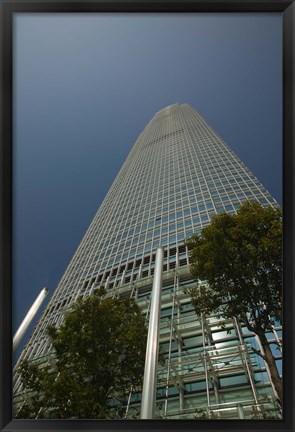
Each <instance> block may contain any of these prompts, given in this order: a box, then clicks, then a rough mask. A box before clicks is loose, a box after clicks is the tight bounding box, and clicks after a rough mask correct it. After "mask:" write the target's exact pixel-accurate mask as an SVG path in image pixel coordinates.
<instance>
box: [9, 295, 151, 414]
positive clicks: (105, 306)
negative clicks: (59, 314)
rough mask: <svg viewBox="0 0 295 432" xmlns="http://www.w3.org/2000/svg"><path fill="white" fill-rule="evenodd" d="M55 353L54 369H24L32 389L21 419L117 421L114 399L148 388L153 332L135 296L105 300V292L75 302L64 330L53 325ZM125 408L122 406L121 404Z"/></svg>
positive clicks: (50, 331)
mask: <svg viewBox="0 0 295 432" xmlns="http://www.w3.org/2000/svg"><path fill="white" fill-rule="evenodd" d="M48 335H49V337H50V339H51V342H52V346H53V348H54V352H55V359H54V360H53V363H51V364H50V365H46V366H44V367H42V368H40V367H39V366H38V365H37V364H34V363H32V362H30V363H28V362H27V361H24V362H22V364H21V365H20V369H19V371H20V376H21V380H22V382H23V384H24V386H25V387H26V389H27V390H29V391H30V395H29V399H28V400H27V401H26V402H25V404H24V405H23V406H22V408H21V410H20V412H19V413H18V414H17V417H18V418H36V417H38V418H45V417H48V415H49V416H50V417H51V418H60V419H69V418H79V419H88V418H89V419H98V418H116V417H118V416H120V415H121V414H120V412H119V411H118V410H117V411H116V410H114V409H111V408H110V397H112V398H113V399H115V400H117V401H119V402H120V401H122V400H123V398H124V394H125V393H126V392H128V391H129V389H130V387H131V386H137V385H141V384H142V376H143V370H144V361H145V349H146V337H147V330H146V327H145V323H144V318H143V316H142V314H141V311H140V309H139V307H138V305H137V304H136V303H135V301H134V300H133V299H130V298H113V299H112V298H107V299H103V298H102V292H100V293H98V294H96V295H94V296H92V297H89V298H88V299H86V300H84V301H79V302H77V304H75V306H74V308H73V310H72V311H71V312H70V313H68V314H67V315H66V316H65V320H64V323H63V324H62V325H61V326H60V327H49V328H48ZM118 406H119V407H120V404H119V405H118Z"/></svg>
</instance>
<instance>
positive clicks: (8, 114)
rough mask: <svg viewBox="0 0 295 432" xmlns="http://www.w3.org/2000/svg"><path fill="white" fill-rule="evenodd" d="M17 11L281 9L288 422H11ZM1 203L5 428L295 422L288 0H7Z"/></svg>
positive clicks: (293, 41)
mask: <svg viewBox="0 0 295 432" xmlns="http://www.w3.org/2000/svg"><path fill="white" fill-rule="evenodd" d="M18 12H42V13H44V12H123V13H124V12H141V13H145V12H221V13H222V12H239V13H243V12H270V13H271V12H280V13H282V20H283V189H284V195H283V222H284V252H283V259H284V343H285V348H284V418H283V420H276V421H272V420H259V421H255V420H253V421H251V422H249V420H245V421H244V420H239V421H228V420H223V421H218V420H210V421H208V420H179V421H172V420H171V421H170V420H163V421H162V420H157V421H156V422H155V421H152V420H140V421H136V420H130V421H128V420H125V421H111V420H106V421H104V420H100V421H95V420H76V421H74V420H12V355H11V353H12V293H11V286H12V181H13V172H12V156H13V146H12V141H13V136H12V18H13V14H14V13H18ZM0 14H1V16H0V20H1V24H0V28H1V48H2V50H1V55H2V58H1V60H2V61H1V99H0V100H1V108H2V109H1V126H0V130H1V154H0V161H1V168H0V176H1V181H0V185H1V188H0V190H1V200H0V203H1V204H0V205H1V207H0V209H1V215H0V240H1V243H0V244H1V246H0V250H1V264H0V266H1V267H0V278H1V282H0V283H1V286H0V296H1V297H0V308H1V322H0V329H1V345H0V385H1V393H0V426H1V431H30V430H32V431H37V430H40V431H43V430H44V431H45V430H46V431H51V430H52V431H55V430H73V431H87V430H99V431H121V430H134V431H137V430H145V431H150V430H153V431H154V432H157V431H160V430H161V431H162V430H173V431H178V430H179V431H181V430H187V431H190V430H191V431H193V430H194V431H195V430H200V431H203V430H204V431H205V430H206V431H211V432H213V431H218V430H235V431H237V430H241V431H248V430H249V431H250V430H251V431H252V432H254V431H256V430H257V431H258V430H259V431H262V430H267V431H282V432H283V431H284V432H289V431H290V432H291V431H293V430H294V429H295V427H294V426H295V424H294V409H293V406H294V391H295V382H294V366H293V364H294V343H293V338H294V314H293V310H294V308H295V305H294V292H293V286H294V265H293V264H294V245H295V235H294V219H295V214H294V183H295V182H294V176H295V166H294V165H295V164H294V157H295V155H294V144H295V133H294V113H295V106H294V96H295V86H294V75H295V55H294V54H295V26H294V24H295V5H294V1H290V0H288V1H282V0H258V1H257V0H247V1H240V0H226V1H223V0H215V1H211V0H204V1H202V0H201V1H199V0H189V1H187V0H184V1H179V0H176V1H173V0H162V1H157V0H156V1H154V0H149V1H144V0H116V1H113V0H108V1H100V0H90V1H81V0H77V1H75V0H74V1H73V0H62V1H60V0H50V1H43V0H38V1H36V0H35V1H27V0H19V1H14V0H0Z"/></svg>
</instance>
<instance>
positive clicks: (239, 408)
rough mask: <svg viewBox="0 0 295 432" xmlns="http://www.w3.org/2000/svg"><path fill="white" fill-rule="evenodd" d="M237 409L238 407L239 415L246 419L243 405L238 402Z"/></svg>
mask: <svg viewBox="0 0 295 432" xmlns="http://www.w3.org/2000/svg"><path fill="white" fill-rule="evenodd" d="M237 409H238V415H239V418H240V419H244V418H245V414H244V410H243V405H242V404H240V403H238V404H237Z"/></svg>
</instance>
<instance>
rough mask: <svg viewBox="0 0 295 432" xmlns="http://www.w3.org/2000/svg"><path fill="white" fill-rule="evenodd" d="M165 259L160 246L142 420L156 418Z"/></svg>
mask: <svg viewBox="0 0 295 432" xmlns="http://www.w3.org/2000/svg"><path fill="white" fill-rule="evenodd" d="M163 258H164V249H163V248H162V247H161V246H160V247H158V248H157V251H156V262H155V273H154V280H153V289H152V299H151V309H150V322H149V330H148V339H147V344H146V356H145V368H144V378H143V388H142V400H141V412H140V418H141V419H153V418H154V417H155V405H156V388H157V366H158V355H159V327H160V311H161V289H162V269H163Z"/></svg>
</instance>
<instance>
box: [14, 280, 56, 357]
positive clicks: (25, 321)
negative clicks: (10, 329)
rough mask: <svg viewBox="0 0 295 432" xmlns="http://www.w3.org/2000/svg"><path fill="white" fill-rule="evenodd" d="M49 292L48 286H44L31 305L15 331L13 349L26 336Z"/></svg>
mask: <svg viewBox="0 0 295 432" xmlns="http://www.w3.org/2000/svg"><path fill="white" fill-rule="evenodd" d="M47 294H48V288H43V289H42V290H41V291H40V294H39V295H38V297H37V298H36V300H35V301H34V303H33V304H32V306H31V307H30V309H29V311H28V313H27V315H26V316H25V317H24V319H23V321H22V323H21V325H20V326H19V328H18V330H17V332H16V333H15V335H14V337H13V351H15V350H16V348H17V347H18V345H19V343H20V341H21V339H22V337H23V336H24V334H25V332H26V331H27V329H28V327H29V325H30V324H31V322H32V321H33V319H34V317H35V315H36V313H37V312H38V310H39V308H40V306H41V304H42V303H43V301H44V299H45V297H46V296H47Z"/></svg>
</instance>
